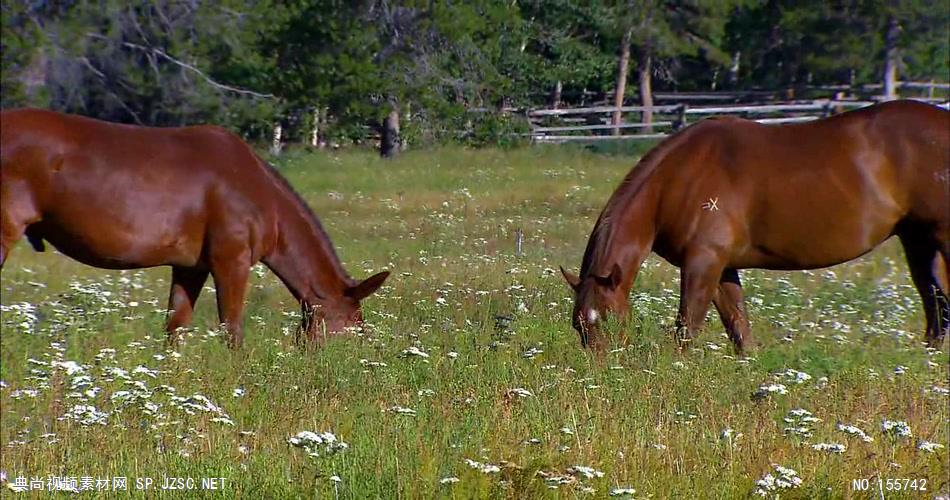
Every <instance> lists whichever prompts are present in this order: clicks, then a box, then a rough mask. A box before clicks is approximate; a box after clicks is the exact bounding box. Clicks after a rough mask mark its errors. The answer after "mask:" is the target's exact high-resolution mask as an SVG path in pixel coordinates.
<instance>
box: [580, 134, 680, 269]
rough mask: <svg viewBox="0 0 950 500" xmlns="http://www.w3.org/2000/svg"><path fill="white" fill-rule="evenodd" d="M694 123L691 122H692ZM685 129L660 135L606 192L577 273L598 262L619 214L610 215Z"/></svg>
mask: <svg viewBox="0 0 950 500" xmlns="http://www.w3.org/2000/svg"><path fill="white" fill-rule="evenodd" d="M694 125H695V124H694ZM690 128H692V126H690V127H688V128H687V129H685V130H683V131H681V132H679V133H677V134H673V135H671V136H669V137H667V138H665V139H663V140H662V141H661V142H660V143H659V144H657V145H656V146H654V147H653V149H651V150H650V151H648V152H647V154H645V155H644V156H643V158H641V159H640V161H639V162H637V165H636V166H635V167H634V168H632V169H630V171H629V172H627V175H626V176H624V178H623V180H622V181H620V185H619V186H617V189H615V190H614V192H613V194H612V195H610V199H609V200H607V205H605V206H604V209H603V210H602V211H601V212H600V216H599V217H598V218H597V223H596V224H594V230H593V231H591V234H590V239H588V240H587V248H586V249H585V250H584V259H583V260H582V261H581V273H580V277H581V278H582V279H583V278H585V277H587V276H588V275H589V274H590V272H591V270H592V267H593V266H594V264H595V263H598V262H601V261H602V260H603V259H604V257H605V256H606V255H607V251H608V249H609V248H610V243H611V240H612V237H613V234H614V231H613V229H614V225H615V221H616V220H617V219H618V218H619V217H614V216H615V215H616V214H617V213H618V212H619V213H622V211H623V209H624V208H625V207H627V206H628V205H629V204H630V202H631V201H633V199H634V198H635V197H636V196H637V195H638V194H639V193H640V191H641V190H642V188H643V186H644V185H646V181H647V180H648V179H649V178H650V177H651V176H652V174H653V172H655V171H656V168H657V166H658V165H659V164H660V161H661V160H663V158H665V157H666V154H667V153H668V152H669V151H670V149H671V148H672V147H673V146H674V145H675V144H678V143H679V142H680V140H679V139H680V137H681V136H683V135H684V134H685V132H686V130H689V129H690Z"/></svg>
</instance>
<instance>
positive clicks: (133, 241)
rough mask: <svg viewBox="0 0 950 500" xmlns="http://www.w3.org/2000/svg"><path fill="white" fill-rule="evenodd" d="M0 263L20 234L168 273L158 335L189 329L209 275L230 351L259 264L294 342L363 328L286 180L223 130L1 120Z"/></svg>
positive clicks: (33, 117)
mask: <svg viewBox="0 0 950 500" xmlns="http://www.w3.org/2000/svg"><path fill="white" fill-rule="evenodd" d="M0 123H2V128H0V222H2V239H0V266H2V265H3V263H4V262H5V261H6V259H7V256H8V255H10V249H11V248H12V247H13V245H14V244H15V243H16V242H17V241H18V240H19V239H20V238H21V237H22V236H23V235H24V234H26V236H27V238H28V240H29V241H30V243H31V244H32V245H33V248H35V249H36V250H38V251H42V250H43V248H44V244H43V242H44V240H45V241H48V242H49V243H51V244H52V245H53V246H54V247H56V248H57V249H58V250H59V251H61V252H62V253H64V254H66V255H67V256H69V257H72V258H73V259H76V260H78V261H79V262H82V263H84V264H88V265H90V266H95V267H100V268H105V269H138V268H143V267H154V266H171V267H172V286H171V293H170V296H169V299H168V309H169V316H168V323H167V327H166V329H167V331H168V334H169V340H172V341H173V340H174V338H175V337H174V335H175V331H176V329H177V328H179V327H182V326H186V325H188V324H189V323H190V322H191V316H192V311H193V308H194V305H195V301H196V300H197V299H198V295H199V294H200V293H201V289H202V287H203V286H204V283H205V281H206V280H207V278H208V274H210V275H211V276H212V277H213V278H214V284H215V288H216V290H217V298H218V315H219V318H220V320H221V322H222V323H223V324H224V325H225V327H226V328H227V330H228V333H229V338H228V345H229V346H231V347H239V346H240V345H241V344H242V342H243V332H242V327H241V316H242V313H243V310H244V294H245V288H247V278H248V272H249V271H250V268H251V266H252V265H254V264H255V263H256V262H258V261H261V262H263V263H264V264H265V265H267V267H268V268H270V269H271V271H273V272H274V273H275V274H276V275H277V276H278V277H279V278H280V279H281V281H283V283H284V285H285V286H286V287H287V288H288V289H289V290H290V293H291V294H293V296H294V298H295V299H297V300H298V301H299V302H300V304H301V306H302V309H303V311H304V313H305V314H304V318H303V322H302V331H304V332H306V334H307V336H308V337H309V338H310V339H311V340H315V339H317V337H318V334H319V333H321V332H323V333H334V332H340V331H342V330H343V329H344V328H345V327H348V326H353V325H356V324H359V323H360V322H361V321H362V314H361V311H360V300H361V299H363V298H364V297H366V296H368V295H369V294H371V293H373V292H374V291H376V289H378V288H379V287H380V286H381V285H382V284H383V281H384V280H385V279H386V277H387V276H388V275H389V273H388V272H382V273H379V274H376V275H374V276H372V277H370V278H367V279H366V280H364V281H361V282H357V281H355V280H353V279H351V278H350V277H349V275H348V274H347V273H346V270H344V269H343V266H342V264H341V263H340V260H339V258H337V256H336V253H335V252H334V250H333V246H332V244H331V243H330V239H329V238H328V237H327V234H326V233H325V232H324V230H323V228H322V227H321V226H320V222H319V221H318V220H317V217H316V216H315V215H314V214H313V212H312V211H311V210H310V209H309V208H308V207H307V205H306V203H304V201H303V200H302V199H300V197H299V196H298V195H297V194H296V193H295V192H294V190H293V189H292V188H291V187H290V185H289V184H288V183H287V181H286V180H284V178H283V177H281V176H280V174H278V173H277V172H276V171H275V170H274V169H272V168H271V167H270V166H269V165H267V164H266V163H265V162H264V161H262V160H261V159H260V158H259V157H258V156H257V155H256V154H254V151H253V150H251V148H250V147H249V146H248V145H247V144H246V143H245V142H244V141H242V140H241V139H240V138H239V137H238V136H236V135H234V134H233V133H231V132H228V131H227V130H225V129H223V128H219V127H212V126H197V127H182V128H150V127H135V126H129V125H119V124H115V123H108V122H103V121H99V120H93V119H90V118H85V117H81V116H75V115H66V114H60V113H55V112H52V111H45V110H38V109H15V110H9V111H3V112H2V114H0Z"/></svg>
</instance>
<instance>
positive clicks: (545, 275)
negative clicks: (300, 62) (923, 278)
mask: <svg viewBox="0 0 950 500" xmlns="http://www.w3.org/2000/svg"><path fill="white" fill-rule="evenodd" d="M278 164H279V168H280V170H281V171H282V172H283V173H284V174H285V175H286V176H287V177H288V178H289V180H290V181H291V183H292V184H293V185H294V186H295V187H296V188H297V189H298V190H299V191H300V193H301V194H302V196H303V197H304V198H305V199H306V200H307V201H308V202H309V203H310V204H311V206H312V207H313V208H314V210H315V212H316V213H317V214H318V215H319V216H320V217H321V219H322V221H323V223H324V225H325V227H326V229H327V232H328V233H329V234H330V236H331V238H332V239H333V242H334V243H335V245H336V247H337V249H338V252H339V254H340V256H341V258H342V259H343V260H344V263H345V265H346V267H347V269H348V270H349V271H350V272H351V274H353V275H354V276H355V277H365V276H367V275H369V274H370V273H372V272H376V271H378V270H381V269H390V270H392V271H394V274H393V277H392V278H390V280H389V281H388V282H387V283H386V286H384V287H383V288H382V289H381V291H380V293H379V294H377V295H374V296H372V297H371V298H369V299H367V300H366V301H365V303H364V315H365V316H366V318H367V321H368V325H367V326H366V328H365V331H364V332H363V333H362V334H360V335H359V336H350V337H340V338H336V339H333V340H331V341H329V342H328V343H327V344H326V345H325V346H323V347H322V348H319V349H313V350H307V349H300V348H298V347H296V346H295V345H294V344H293V328H294V326H295V325H296V323H297V320H298V318H297V317H296V311H297V307H295V305H294V304H293V301H292V298H291V296H290V294H289V293H288V292H287V291H286V290H285V289H284V288H283V287H282V285H281V284H280V283H279V281H278V280H277V279H276V278H275V277H274V276H272V275H271V274H269V273H267V272H265V271H264V270H263V269H262V268H257V269H256V272H255V273H252V286H251V287H250V291H249V293H248V298H247V301H248V308H247V312H246V316H245V325H246V330H247V332H246V339H247V340H246V346H245V348H244V349H243V350H242V351H239V352H230V351H228V350H227V348H226V347H225V345H224V343H223V342H222V339H221V337H220V335H218V331H217V328H216V323H217V318H216V316H215V314H214V312H215V308H214V306H213V299H214V292H213V289H212V288H211V283H210V282H209V283H208V285H207V288H206V292H205V294H204V295H203V297H202V299H201V300H200V301H199V306H198V311H197V314H196V318H195V324H194V328H193V329H192V330H191V332H190V333H189V334H188V335H187V336H186V339H185V342H184V345H182V346H181V347H180V348H179V350H178V351H177V352H170V351H166V350H165V349H164V345H163V341H164V338H163V334H162V325H163V321H164V313H163V311H164V305H165V303H164V302H165V297H167V293H168V290H167V287H168V281H169V271H168V270H167V269H152V270H143V271H128V272H111V271H103V270H98V269H92V268H89V267H85V266H82V265H80V264H78V263H76V262H74V261H71V260H69V259H67V258H65V257H63V256H61V255H58V254H56V253H55V252H48V253H45V254H37V253H34V252H33V251H32V250H31V249H30V248H29V246H28V245H24V244H21V245H19V246H18V247H17V248H16V250H15V251H14V252H13V254H12V255H11V257H10V260H9V262H8V263H7V265H6V268H5V269H4V271H3V276H2V281H0V284H2V304H3V313H2V328H3V335H2V337H0V361H2V364H0V379H2V380H3V382H4V385H3V388H2V390H0V403H2V413H0V446H3V454H2V456H0V469H2V470H3V471H4V472H5V473H6V475H7V482H6V483H4V484H5V486H7V487H9V486H10V484H11V483H10V481H14V479H15V478H16V477H17V476H27V477H43V478H44V479H45V478H46V477H47V476H48V475H54V476H75V477H82V476H88V477H109V478H111V477H112V476H125V477H128V478H129V481H130V482H129V489H130V490H133V491H138V490H136V489H135V486H134V478H144V477H150V478H154V479H155V480H156V482H157V483H161V479H162V477H163V475H164V476H175V477H192V478H196V479H198V480H199V481H200V478H202V477H224V478H225V489H224V490H217V491H208V490H194V491H172V492H165V493H166V494H170V495H171V496H181V497H193V496H199V495H220V496H223V497H245V498H299V497H319V498H328V497H329V498H334V497H340V498H433V497H449V498H456V497H458V498H471V497H491V498H498V497H505V498H544V497H552V498H556V497H574V496H588V495H592V496H593V497H606V496H608V495H609V494H610V493H611V492H612V491H614V490H618V491H614V493H617V496H621V497H629V496H634V497H636V498H643V497H653V498H737V497H739V498H742V497H748V496H749V495H753V494H754V492H755V491H756V490H763V492H764V493H765V494H766V495H768V496H772V495H775V494H776V492H778V493H780V494H781V496H782V498H851V497H853V498H868V497H869V496H870V495H871V493H873V492H871V491H867V492H864V491H854V490H852V480H853V479H859V478H872V483H871V484H872V485H875V487H876V484H877V483H876V481H877V478H883V479H888V478H909V479H926V480H927V483H926V488H927V491H926V492H925V493H909V494H908V493H906V492H900V493H896V492H894V491H886V492H885V494H886V497H887V498H898V497H901V496H902V495H907V497H915V496H917V495H923V496H925V497H931V496H933V495H936V494H938V493H941V492H942V493H943V494H947V491H948V484H947V477H948V474H950V467H948V465H947V464H948V458H950V455H948V451H947V447H946V445H947V444H948V438H950V435H948V434H950V433H948V429H947V422H948V419H950V410H948V396H947V387H948V360H947V355H946V353H944V352H939V351H928V350H926V349H924V347H922V344H921V342H920V340H921V330H922V327H923V319H922V313H921V311H920V310H919V309H920V308H919V304H918V299H917V297H916V294H915V292H914V291H913V288H912V286H911V284H910V280H909V277H908V275H907V270H906V267H905V265H904V263H903V260H902V258H903V257H902V252H901V250H900V248H899V246H898V245H897V244H896V243H894V242H889V243H887V244H885V245H884V246H883V247H882V248H880V249H878V250H877V251H875V252H873V253H871V254H870V255H868V256H866V257H864V258H862V259H860V260H858V261H855V262H853V263H850V264H847V265H843V266H839V267H837V268H834V269H833V270H831V271H830V272H829V271H824V270H823V271H814V272H796V273H775V272H763V271H746V272H744V273H743V281H744V284H745V288H746V291H747V294H748V296H749V304H748V308H749V310H750V314H751V318H752V322H753V329H754V334H755V335H756V336H757V337H758V338H759V340H760V341H761V343H762V346H761V348H760V349H759V350H758V351H757V352H755V353H753V354H752V356H751V357H749V358H736V357H735V356H734V355H732V352H731V348H730V346H729V344H728V341H727V340H726V338H725V335H724V334H723V332H722V328H721V325H719V323H718V319H715V321H713V320H714V315H713V314H710V321H709V323H708V324H707V327H706V330H705V332H704V333H703V335H702V336H701V337H700V338H699V339H698V342H697V344H696V345H695V348H694V349H692V350H691V351H690V352H687V353H684V354H677V353H676V352H675V351H674V346H673V342H672V341H671V340H670V335H669V331H668V329H669V324H670V323H671V322H672V318H673V314H674V311H675V309H676V304H677V300H678V297H677V291H676V290H677V289H678V286H677V283H678V274H677V272H676V269H675V268H672V267H671V266H669V265H668V264H666V263H665V262H663V261H661V260H660V259H658V258H655V257H651V259H649V260H648V261H647V263H646V264H645V268H644V270H643V272H642V273H641V275H640V277H639V279H638V282H637V284H636V286H635V288H634V292H633V294H632V302H633V305H634V311H635V312H634V317H633V320H632V322H631V324H630V325H629V326H628V327H627V328H628V333H629V343H628V344H627V345H623V346H622V345H614V346H612V350H611V351H610V352H609V353H607V354H605V355H604V356H602V357H598V356H595V355H592V354H590V353H588V352H585V351H583V350H581V349H580V348H579V341H578V338H577V336H576V334H575V333H574V332H573V331H572V330H571V328H570V322H569V319H568V318H569V313H570V308H571V302H570V301H571V297H570V294H569V293H568V292H569V290H568V288H567V287H566V286H565V285H564V283H563V281H562V280H561V278H560V275H559V273H557V272H555V270H556V269H557V266H558V265H564V266H565V267H571V268H575V269H576V267H577V266H578V264H579V262H580V257H581V255H582V253H583V249H584V245H585V243H586V239H587V236H588V234H589V231H590V229H591V228H592V225H593V223H594V220H595V218H596V216H597V213H598V212H599V210H600V208H601V207H602V206H603V204H604V202H605V201H606V199H607V197H608V196H609V194H610V192H611V191H612V190H613V188H614V187H615V186H616V184H617V183H618V182H619V180H620V179H621V178H622V177H623V175H624V174H625V173H626V172H627V170H628V169H629V168H630V167H631V166H632V165H633V164H634V161H633V159H631V158H629V157H626V156H622V155H598V154H594V153H591V152H588V151H585V150H583V149H580V148H556V147H551V148H532V149H516V150H509V151H496V150H477V151H473V150H466V149H442V150H438V151H429V152H408V153H406V154H404V155H403V156H402V157H400V158H399V159H397V160H395V161H386V160H381V159H379V158H377V157H376V156H375V154H373V153H371V152H360V151H349V152H341V153H336V152H320V153H295V154H292V155H288V156H287V157H284V158H282V159H281V160H280V161H279V162H278ZM519 232H520V233H521V234H523V246H522V249H521V252H520V253H518V252H517V249H516V243H515V241H516V238H517V236H516V235H517V234H519ZM113 350H114V351H113ZM419 352H421V353H423V354H422V355H420V354H418V353H419ZM70 362H72V363H70ZM801 373H804V374H806V375H801ZM806 377H810V378H806ZM798 382H800V383H798ZM778 384H781V385H783V386H784V387H785V394H780V393H779V392H772V393H767V394H766V395H764V396H763V397H753V393H755V392H756V391H757V390H759V388H760V387H761V386H768V385H773V386H777V385H778ZM90 408H93V409H94V410H90ZM798 409H804V410H806V411H807V412H809V413H802V412H797V411H793V410H798ZM809 415H810V417H812V418H808V417H809ZM814 418H817V419H820V420H817V421H815V420H814ZM884 420H889V421H903V422H905V423H906V424H907V425H908V426H909V427H910V429H911V432H912V436H910V437H900V436H898V435H896V434H895V433H893V432H892V433H885V432H884V431H883V427H882V424H883V421H884ZM839 423H840V424H843V425H852V426H855V427H857V428H859V429H861V430H863V431H864V432H865V433H866V434H867V435H868V436H869V437H870V438H871V439H873V440H872V441H870V442H866V441H864V440H862V439H861V438H860V437H856V436H853V435H850V434H847V433H846V432H844V431H842V430H839V429H838V424H839ZM305 430H306V431H314V432H317V433H320V432H331V433H333V434H334V435H335V437H336V438H337V439H338V440H340V441H343V442H345V443H346V444H347V445H348V446H347V447H346V449H343V450H335V451H330V452H328V451H327V449H326V447H325V446H319V447H316V448H311V450H312V451H314V452H315V453H317V454H318V456H316V457H310V456H308V455H307V452H306V451H305V450H303V449H300V448H296V447H294V446H292V445H291V444H289V442H288V440H289V439H290V438H292V437H294V436H295V435H296V434H297V433H298V432H300V431H305ZM818 443H826V444H841V445H844V447H845V449H844V452H843V453H834V452H830V451H822V450H816V449H814V448H813V445H815V444H818ZM927 443H936V444H938V445H943V447H942V448H939V447H935V448H934V451H933V452H928V451H926V449H927V448H930V445H928V444H927ZM921 448H924V449H921ZM776 466H781V467H785V468H790V469H793V470H794V471H795V472H796V474H797V477H798V478H800V484H798V485H795V484H794V483H795V481H794V480H793V479H791V478H789V477H786V478H785V479H787V480H789V485H791V486H794V487H792V488H789V489H779V487H778V486H774V485H773V486H772V488H774V489H772V490H768V488H766V486H763V485H764V484H765V483H766V482H767V481H764V482H763V485H757V484H756V482H757V481H760V480H763V478H766V475H767V474H771V477H772V478H776V477H779V476H780V470H777V469H776ZM585 467H590V468H592V470H588V469H585ZM452 478H455V479H457V481H455V479H452ZM199 484H200V482H199ZM918 485H919V483H918ZM44 486H45V485H44ZM152 488H153V490H152V493H154V491H156V488H158V486H157V485H153V486H152ZM625 488H632V489H634V490H636V492H635V493H633V494H632V495H631V494H627V493H624V491H626V490H622V489H625ZM7 493H9V492H7ZM87 493H89V494H92V495H99V496H104V497H105V496H111V495H113V494H114V493H113V492H111V491H104V490H100V491H98V492H97V491H95V490H94V489H93V490H92V491H90V492H87ZM5 496H6V495H5Z"/></svg>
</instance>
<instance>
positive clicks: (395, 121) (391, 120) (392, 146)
mask: <svg viewBox="0 0 950 500" xmlns="http://www.w3.org/2000/svg"><path fill="white" fill-rule="evenodd" d="M398 152H399V110H398V109H397V108H395V107H393V109H392V111H390V112H389V114H388V115H386V119H385V120H383V137H382V140H381V141H380V142H379V154H380V156H382V157H383V158H391V157H393V156H396V153H398Z"/></svg>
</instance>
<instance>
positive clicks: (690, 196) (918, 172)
mask: <svg viewBox="0 0 950 500" xmlns="http://www.w3.org/2000/svg"><path fill="white" fill-rule="evenodd" d="M948 136H950V113H948V112H947V111H945V110H943V109H941V108H938V107H936V106H931V105H928V104H923V103H920V102H914V101H894V102H887V103H883V104H878V105H875V106H871V107H867V108H863V109H859V110H855V111H851V112H847V113H842V114H840V115H837V116H833V117H830V118H826V119H823V120H817V121H813V122H808V123H801V124H793V125H762V124H758V123H756V122H754V121H748V120H743V119H738V118H715V119H708V120H703V121H701V122H698V123H696V124H694V125H692V126H690V127H688V128H686V129H684V130H682V131H681V132H679V133H677V134H675V135H673V136H671V137H669V138H667V139H666V140H664V141H663V142H662V143H660V144H659V145H658V146H657V147H655V148H654V149H653V150H651V151H650V152H649V153H648V154H647V155H646V156H644V157H643V159H642V160H641V161H640V162H639V165H638V166H637V167H636V168H634V169H632V170H631V171H630V173H628V174H627V176H626V177H625V178H624V180H623V182H621V184H620V186H619V187H618V188H617V190H616V191H614V193H613V195H612V196H611V197H610V200H609V201H608V202H607V205H606V207H605V208H604V209H603V211H602V212H601V214H600V217H599V218H598V220H597V223H596V225H595V226H594V230H593V232H592V233H591V236H590V239H589V240H588V242H587V250H586V251H585V252H584V260H583V261H582V263H581V270H580V276H577V275H574V274H572V273H570V272H567V271H565V270H564V268H561V272H562V273H563V275H564V278H565V280H566V281H567V282H568V284H569V285H570V286H571V288H572V289H573V290H574V294H575V301H574V311H573V315H572V320H573V325H574V328H575V329H577V331H578V332H579V333H580V336H581V342H582V344H583V345H584V346H594V347H598V348H600V347H602V346H603V343H604V339H603V338H602V335H601V333H600V329H599V326H598V323H599V322H600V321H601V320H602V319H603V318H604V316H605V315H606V314H608V313H613V314H618V315H620V316H621V318H623V317H625V316H626V315H627V313H628V311H629V305H628V302H627V299H628V295H629V292H630V288H631V286H632V285H633V282H634V279H635V278H636V276H637V273H638V271H639V269H640V266H641V264H642V263H643V261H644V260H645V259H646V257H647V255H648V254H649V253H650V252H651V251H653V252H656V253H657V254H659V255H660V256H661V257H663V258H664V259H665V260H667V261H668V262H670V263H671V264H673V265H674V266H677V267H679V268H680V305H679V313H678V315H677V318H676V334H675V335H676V338H677V340H679V341H680V342H681V344H680V345H682V346H685V345H686V344H685V342H686V341H688V340H690V339H692V338H693V337H694V336H695V335H696V333H697V331H698V330H699V328H700V327H701V326H702V323H703V321H704V319H705V317H706V311H707V310H708V308H709V303H710V302H712V303H713V304H714V305H715V306H716V309H717V311H718V312H719V317H720V318H721V319H722V323H723V325H724V326H725V329H726V332H727V333H728V334H729V337H730V339H731V340H732V342H733V343H734V344H735V347H736V349H737V350H738V351H740V352H741V351H742V350H743V348H744V347H746V346H747V345H748V343H749V341H750V332H749V320H748V316H747V315H746V312H745V308H744V305H743V296H742V287H741V284H740V282H739V273H738V272H737V270H739V269H745V268H760V269H774V270H798V269H815V268H821V267H827V266H833V265H836V264H841V263H843V262H847V261H849V260H852V259H855V258H857V257H860V256H861V255H863V254H865V253H867V252H869V251H871V250H872V249H873V248H875V247H876V246H878V245H879V244H881V243H882V242H883V241H884V240H886V239H888V238H890V237H891V236H895V235H896V236H897V237H898V238H900V241H901V243H902V244H903V246H904V251H905V253H906V256H907V263H908V265H909V267H910V273H911V277H912V279H913V282H914V285H915V286H916V288H917V291H918V292H919V293H920V296H921V298H922V299H923V306H924V313H925V316H926V320H927V330H926V338H927V340H928V341H929V342H930V344H931V345H936V344H939V343H940V341H941V340H942V338H943V337H944V336H945V335H946V334H947V333H948V331H950V304H948V301H947V295H948V293H950V288H948V282H950V274H948V269H950V266H948V264H950V138H948Z"/></svg>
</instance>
